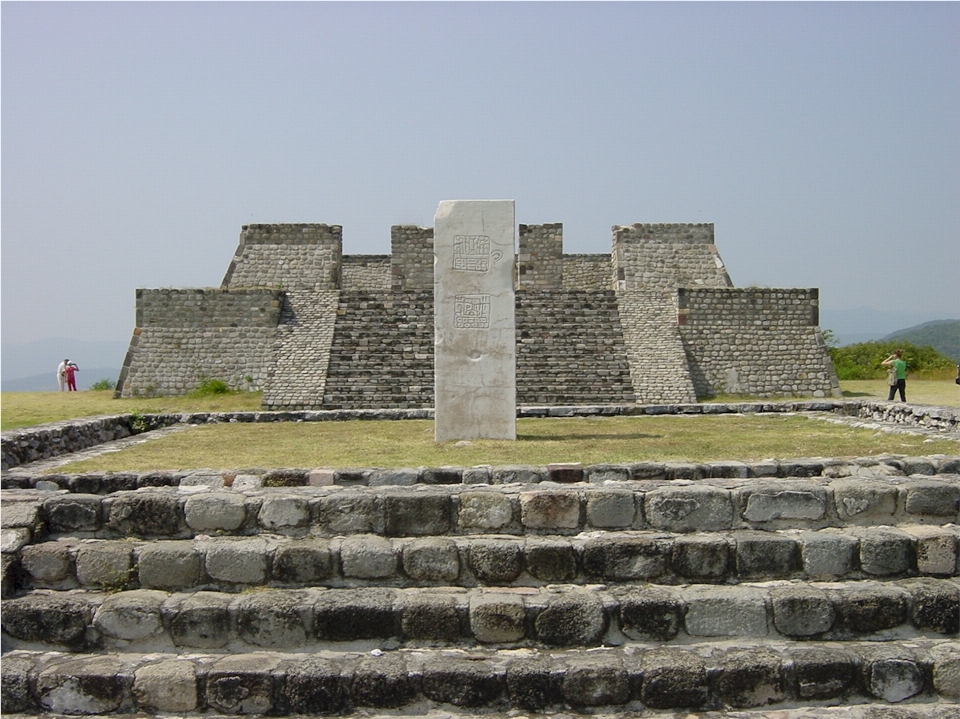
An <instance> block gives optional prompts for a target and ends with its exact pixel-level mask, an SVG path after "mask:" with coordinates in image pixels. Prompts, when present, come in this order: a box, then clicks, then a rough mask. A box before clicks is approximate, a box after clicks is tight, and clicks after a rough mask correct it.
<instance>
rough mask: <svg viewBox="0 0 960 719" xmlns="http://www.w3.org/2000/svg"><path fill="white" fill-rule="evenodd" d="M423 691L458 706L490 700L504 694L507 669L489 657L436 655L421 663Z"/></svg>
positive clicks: (435, 699) (479, 704) (481, 703)
mask: <svg viewBox="0 0 960 719" xmlns="http://www.w3.org/2000/svg"><path fill="white" fill-rule="evenodd" d="M421 681H422V691H423V694H424V696H426V697H427V698H428V699H431V700H433V701H435V702H442V703H445V704H453V705H454V706H458V707H479V706H485V705H488V704H493V703H494V702H495V701H497V700H498V699H499V698H500V697H501V695H502V694H503V691H504V688H505V684H506V671H505V670H504V669H503V668H502V667H500V666H498V665H495V664H494V663H493V662H491V661H488V660H487V661H483V660H481V661H470V660H467V659H458V658H453V657H443V658H436V659H432V660H430V661H428V662H427V663H426V664H425V665H424V667H423V678H422V680H421Z"/></svg>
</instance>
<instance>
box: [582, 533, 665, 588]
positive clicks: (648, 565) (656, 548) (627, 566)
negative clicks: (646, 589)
mask: <svg viewBox="0 0 960 719" xmlns="http://www.w3.org/2000/svg"><path fill="white" fill-rule="evenodd" d="M669 556H670V545H669V544H668V543H667V542H666V541H665V540H662V539H656V538H653V537H636V536H627V537H621V538H617V539H611V538H606V537H600V538H597V539H590V540H588V541H587V542H586V543H585V544H584V548H583V571H584V572H585V573H586V574H588V575H590V576H594V577H599V578H603V579H605V580H608V581H629V580H636V579H655V578H657V577H659V576H661V575H662V574H663V573H664V572H665V571H666V568H667V560H668V558H669Z"/></svg>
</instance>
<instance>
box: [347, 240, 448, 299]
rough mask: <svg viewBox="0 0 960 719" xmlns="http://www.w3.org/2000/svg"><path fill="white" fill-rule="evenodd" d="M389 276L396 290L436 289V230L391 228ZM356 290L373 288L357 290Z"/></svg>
mask: <svg viewBox="0 0 960 719" xmlns="http://www.w3.org/2000/svg"><path fill="white" fill-rule="evenodd" d="M390 251H391V253H392V254H391V261H390V274H391V278H392V282H391V284H392V287H393V289H394V290H432V289H433V228H432V227H416V226H414V225H394V226H393V227H391V228H390ZM357 289H363V290H366V289H371V288H367V287H362V288H361V287H358V288H357Z"/></svg>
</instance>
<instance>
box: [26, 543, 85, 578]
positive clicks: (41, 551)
mask: <svg viewBox="0 0 960 719" xmlns="http://www.w3.org/2000/svg"><path fill="white" fill-rule="evenodd" d="M20 566H21V567H22V569H23V571H24V572H25V573H26V574H27V576H29V577H30V582H31V584H33V586H35V587H51V586H52V587H55V588H58V585H60V584H62V583H64V582H66V581H68V580H70V579H72V578H73V576H72V575H73V561H72V560H71V558H70V551H69V547H68V545H66V544H65V543H62V542H44V543H43V544H31V545H28V546H26V547H24V548H23V549H22V550H20Z"/></svg>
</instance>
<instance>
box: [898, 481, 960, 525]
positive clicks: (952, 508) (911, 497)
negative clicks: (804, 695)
mask: <svg viewBox="0 0 960 719" xmlns="http://www.w3.org/2000/svg"><path fill="white" fill-rule="evenodd" d="M958 505H960V486H957V485H956V484H947V483H946V482H941V481H935V480H931V481H927V482H912V483H911V484H909V485H908V486H907V500H906V505H905V507H906V510H907V513H908V514H916V515H927V516H932V517H956V516H957V509H958Z"/></svg>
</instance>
